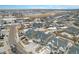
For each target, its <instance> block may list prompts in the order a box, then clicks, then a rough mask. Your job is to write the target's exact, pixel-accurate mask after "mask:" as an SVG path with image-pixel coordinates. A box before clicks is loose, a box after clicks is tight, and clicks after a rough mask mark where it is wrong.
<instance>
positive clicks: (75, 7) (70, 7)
mask: <svg viewBox="0 0 79 59" xmlns="http://www.w3.org/2000/svg"><path fill="white" fill-rule="evenodd" d="M0 9H79V5H0Z"/></svg>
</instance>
